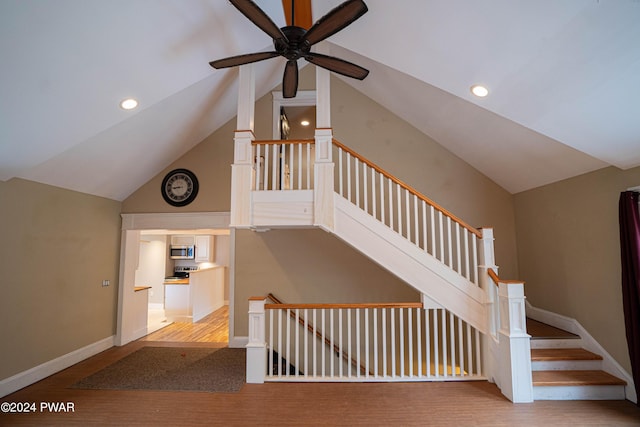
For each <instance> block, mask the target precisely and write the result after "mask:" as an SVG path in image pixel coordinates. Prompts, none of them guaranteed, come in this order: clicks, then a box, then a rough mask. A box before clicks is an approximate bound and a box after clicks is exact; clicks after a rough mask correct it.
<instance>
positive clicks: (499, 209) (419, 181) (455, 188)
mask: <svg viewBox="0 0 640 427" xmlns="http://www.w3.org/2000/svg"><path fill="white" fill-rule="evenodd" d="M331 112H332V114H331V122H332V126H333V130H334V137H335V138H336V139H337V140H339V141H340V142H342V143H343V144H345V145H347V146H348V147H350V148H352V149H354V150H355V151H356V152H358V153H360V154H362V155H364V157H366V158H367V159H369V160H371V161H373V162H374V163H377V164H378V165H379V166H381V167H382V168H383V169H385V170H386V171H388V172H390V173H391V174H393V175H395V176H396V177H398V178H400V179H401V180H402V181H404V182H406V183H408V184H409V185H411V186H413V187H414V188H415V189H416V190H418V191H420V192H421V193H422V194H424V195H426V196H427V197H429V198H430V199H432V200H433V201H435V202H436V203H438V204H440V205H441V206H442V207H444V208H445V209H447V210H449V211H451V212H452V213H453V214H455V215H456V216H458V217H459V218H461V219H462V220H463V221H465V222H467V223H469V224H470V225H472V226H474V227H482V226H487V227H493V228H494V236H495V238H496V242H495V247H496V263H497V265H498V266H499V267H500V277H502V278H504V279H517V278H518V268H517V257H516V237H515V217H514V210H513V196H512V195H511V194H510V193H508V192H507V191H506V190H504V189H503V188H502V187H500V186H498V185H497V184H496V183H494V182H493V181H491V180H490V179H489V178H487V177H486V176H484V175H482V174H481V173H480V172H478V171H477V170H476V169H474V168H473V167H471V166H470V165H469V164H468V163H466V162H465V161H463V160H462V159H460V158H459V157H457V156H455V155H454V154H452V153H451V152H450V151H448V150H447V149H446V148H445V147H443V146H442V145H439V144H438V143H437V142H435V141H434V140H433V139H431V138H429V136H427V135H425V134H423V133H422V132H420V131H419V130H418V129H416V128H414V127H413V126H411V125H410V124H408V123H407V122H405V121H404V120H402V119H400V118H399V117H397V116H395V115H393V114H391V113H390V112H389V111H388V110H386V109H385V108H383V107H382V106H381V105H379V104H377V103H375V102H373V101H372V100H371V99H369V98H367V97H366V96H364V95H362V94H360V93H359V92H357V91H355V90H353V89H351V87H350V86H348V85H347V84H346V83H344V82H342V81H341V80H340V79H338V78H335V77H332V79H331Z"/></svg>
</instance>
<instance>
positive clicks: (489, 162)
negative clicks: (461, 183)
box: [0, 0, 640, 200]
mask: <svg viewBox="0 0 640 427" xmlns="http://www.w3.org/2000/svg"><path fill="white" fill-rule="evenodd" d="M365 2H366V3H367V5H368V7H369V12H368V13H367V14H365V15H364V16H363V17H362V18H360V19H359V20H358V21H356V22H355V23H353V24H352V25H351V26H350V27H349V28H347V29H345V30H343V31H341V32H339V33H338V34H336V35H334V36H332V37H331V38H330V39H329V42H330V43H329V49H330V52H331V54H334V55H336V56H340V57H343V58H345V59H348V60H351V61H353V62H356V63H358V64H360V65H363V66H365V67H367V68H369V69H370V70H371V73H370V75H369V77H367V78H366V79H365V80H364V81H362V82H360V81H354V80H351V79H344V80H345V81H346V82H348V83H349V84H351V85H352V86H353V87H354V88H356V89H357V90H360V91H362V92H363V93H364V94H366V95H367V96H369V97H371V98H372V99H374V100H375V101H377V102H379V103H380V104H382V105H384V106H385V107H387V108H388V109H390V110H391V111H393V112H394V113H396V114H397V115H399V116H400V117H402V118H404V119H405V120H407V121H408V122H409V123H411V124H413V125H414V126H415V127H416V128H418V129H420V130H422V131H423V132H424V133H425V134H427V135H429V136H430V137H432V138H434V139H435V140H437V141H438V142H440V143H441V144H442V145H443V146H445V147H446V148H448V149H449V150H451V151H452V152H454V153H455V154H457V155H458V156H460V157H461V158H463V159H465V160H466V161H467V162H469V163H470V164H472V165H473V166H474V167H476V168H477V169H478V170H480V171H481V172H483V173H484V174H485V175H487V176H489V177H490V178H492V179H493V180H494V181H495V182H497V183H498V184H500V185H501V186H502V187H504V188H505V189H507V190H508V191H510V192H512V193H517V192H520V191H523V190H526V189H530V188H535V187H537V186H540V185H544V184H547V183H551V182H555V181H558V180H561V179H565V178H568V177H571V176H575V175H578V174H581V173H585V172H589V171H592V170H595V169H598V168H601V167H605V166H608V165H614V166H617V167H619V168H623V169H624V168H630V167H635V166H639V165H640V117H639V116H640V108H638V99H640V43H639V42H638V41H639V40H640V1H638V0H600V1H598V0H562V1H552V0H547V1H535V0H484V1H477V0H396V1H389V0H365ZM257 3H258V4H259V5H260V6H261V7H262V8H263V9H264V10H265V11H266V12H267V13H268V14H269V15H270V16H271V17H272V19H273V20H274V21H275V22H276V23H277V24H278V25H281V26H282V25H284V17H283V13H282V7H281V1H280V0H262V1H258V2H257ZM339 3H340V0H315V1H314V2H313V13H314V18H315V19H317V18H318V17H320V16H322V15H324V14H325V13H326V12H327V11H329V10H330V9H331V8H333V7H335V6H337V5H338V4H339ZM265 49H271V43H270V39H269V37H268V36H267V35H265V34H264V33H262V32H261V31H260V30H259V29H257V28H256V27H254V26H253V25H252V24H251V23H250V22H249V21H248V20H247V19H246V18H245V17H244V16H243V15H242V14H240V13H239V12H238V11H237V10H236V9H235V8H234V7H233V6H232V5H231V4H230V3H228V2H227V1H223V0H109V1H104V0H56V1H44V0H2V1H0V55H1V56H0V57H1V58H2V67H0V179H1V180H7V179H10V178H12V177H22V178H25V179H30V180H34V181H39V182H44V183H48V184H52V185H56V186H60V187H64V188H69V189H73V190H78V191H82V192H86V193H90V194H96V195H99V196H104V197H109V198H112V199H116V200H123V199H124V198H126V197H127V196H128V195H129V194H131V193H132V192H133V191H135V190H136V189H137V188H138V187H139V186H141V185H142V184H144V183H145V182H146V181H148V180H149V179H150V178H151V177H153V176H154V175H155V174H157V173H158V172H159V171H161V170H162V169H163V168H164V167H166V166H167V165H168V164H170V163H171V162H172V161H173V160H175V159H176V158H177V157H178V156H180V155H181V154H183V153H185V152H186V151H188V150H189V149H190V148H191V147H193V146H194V145H196V144H197V143H198V142H200V141H201V140H202V139H203V138H204V137H205V136H207V135H209V134H210V133H211V132H213V131H214V130H216V129H217V128H218V127H220V126H221V125H222V124H224V123H225V122H226V121H228V120H229V119H230V118H232V117H233V116H234V115H235V112H236V105H237V104H236V103H237V100H236V97H237V70H236V69H231V70H213V69H212V68H211V67H209V65H208V61H210V60H213V59H219V58H222V57H226V56H230V55H236V54H241V53H250V52H255V51H259V50H265ZM301 65H302V64H301ZM282 68H283V60H282V59H281V58H277V59H271V60H269V61H263V62H261V63H258V64H257V70H256V76H257V95H258V96H261V95H263V94H265V93H267V92H268V91H270V90H272V89H273V88H274V87H275V86H276V85H277V84H278V83H279V82H280V79H281V73H282ZM475 83H483V84H485V85H487V86H488V87H489V89H490V91H491V93H490V95H489V97H487V98H484V99H478V98H474V97H473V96H472V95H471V94H470V92H469V87H470V86H471V85H473V84H475ZM128 96H135V97H136V98H138V99H139V100H140V104H141V105H140V107H138V109H137V110H134V111H124V110H121V109H120V108H119V107H118V103H119V101H120V100H122V99H123V98H125V97H128ZM345 143H347V144H348V141H345Z"/></svg>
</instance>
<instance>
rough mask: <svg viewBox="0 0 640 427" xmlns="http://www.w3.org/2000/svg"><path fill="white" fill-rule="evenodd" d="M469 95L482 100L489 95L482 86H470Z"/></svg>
mask: <svg viewBox="0 0 640 427" xmlns="http://www.w3.org/2000/svg"><path fill="white" fill-rule="evenodd" d="M471 93H472V94H474V95H475V96H477V97H480V98H484V97H485V96H487V95H489V89H487V88H486V87H484V86H482V85H473V86H471Z"/></svg>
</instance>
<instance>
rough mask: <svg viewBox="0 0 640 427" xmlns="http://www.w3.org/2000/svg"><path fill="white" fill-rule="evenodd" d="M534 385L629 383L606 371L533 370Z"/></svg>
mask: <svg viewBox="0 0 640 427" xmlns="http://www.w3.org/2000/svg"><path fill="white" fill-rule="evenodd" d="M531 375H532V380H533V385H534V386H589V385H596V386H597V385H627V383H626V381H624V380H621V379H620V378H617V377H614V376H613V375H611V374H609V373H607V372H604V371H533V372H532V373H531Z"/></svg>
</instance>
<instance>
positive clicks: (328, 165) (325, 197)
mask: <svg viewBox="0 0 640 427" xmlns="http://www.w3.org/2000/svg"><path fill="white" fill-rule="evenodd" d="M327 47H328V45H326V44H321V45H319V46H318V48H317V50H318V51H321V52H323V53H328V52H326V49H327ZM330 78H331V74H330V73H329V71H327V70H325V69H324V68H321V67H317V68H316V98H317V99H316V133H315V146H316V155H315V165H314V167H313V170H314V224H315V225H316V226H318V227H320V228H323V229H324V230H327V231H333V218H334V212H333V170H334V164H333V130H332V129H331V86H330Z"/></svg>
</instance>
